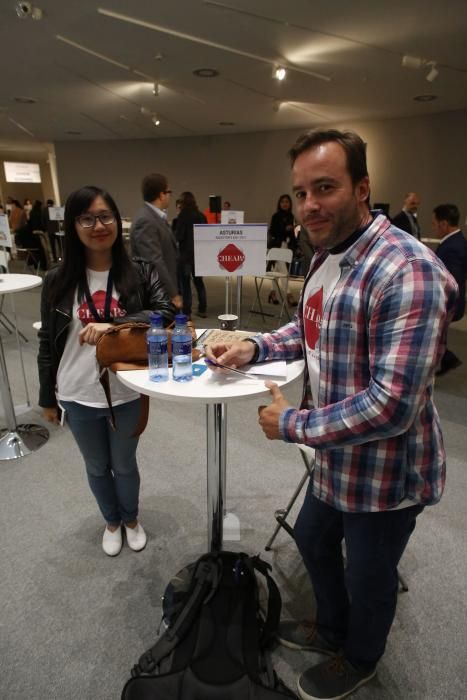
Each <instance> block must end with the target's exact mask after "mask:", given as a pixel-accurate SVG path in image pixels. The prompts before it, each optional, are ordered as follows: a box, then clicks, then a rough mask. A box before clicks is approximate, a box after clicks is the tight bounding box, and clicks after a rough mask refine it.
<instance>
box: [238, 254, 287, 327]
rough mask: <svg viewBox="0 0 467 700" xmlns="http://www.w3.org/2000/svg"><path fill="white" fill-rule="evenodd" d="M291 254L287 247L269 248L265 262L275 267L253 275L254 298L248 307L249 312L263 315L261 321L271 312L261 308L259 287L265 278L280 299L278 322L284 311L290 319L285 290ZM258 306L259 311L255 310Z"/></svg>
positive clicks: (260, 287)
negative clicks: (262, 273) (261, 273)
mask: <svg viewBox="0 0 467 700" xmlns="http://www.w3.org/2000/svg"><path fill="white" fill-rule="evenodd" d="M292 255H293V253H292V251H291V250H290V249H289V248H270V249H269V250H268V254H267V256H266V262H267V263H274V264H275V267H276V269H274V270H270V271H269V272H265V273H264V275H256V276H255V288H256V298H255V300H254V302H253V305H252V306H251V308H250V314H255V313H260V314H261V316H262V317H263V323H264V317H265V316H270V315H271V314H268V313H265V311H264V309H263V305H262V303H261V289H262V286H263V284H264V282H265V281H266V280H267V281H269V282H271V284H272V287H273V289H274V291H275V292H276V293H277V296H278V298H279V299H280V304H281V310H280V314H279V323H280V320H281V318H282V315H283V313H284V311H285V313H286V314H287V318H288V319H289V321H290V314H289V310H288V308H287V290H288V285H289V270H288V265H290V263H291V262H292ZM281 264H282V265H281ZM281 267H282V269H281ZM284 268H285V269H284ZM258 280H259V283H258ZM281 282H282V285H283V286H281V284H280V283H281ZM258 307H259V311H258V310H257V308H258ZM250 314H249V315H248V320H249V317H250ZM247 325H248V321H247Z"/></svg>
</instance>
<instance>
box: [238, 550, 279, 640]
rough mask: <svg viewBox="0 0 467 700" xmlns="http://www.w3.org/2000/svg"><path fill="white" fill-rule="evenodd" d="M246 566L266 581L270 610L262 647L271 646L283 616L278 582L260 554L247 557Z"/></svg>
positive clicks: (262, 633) (261, 638)
mask: <svg viewBox="0 0 467 700" xmlns="http://www.w3.org/2000/svg"><path fill="white" fill-rule="evenodd" d="M245 563H246V565H247V566H248V567H249V568H250V569H251V570H252V572H253V574H254V571H258V572H259V573H260V574H262V576H264V578H265V579H266V583H267V586H268V608H267V610H266V618H265V620H264V625H263V629H262V631H261V637H260V645H261V647H262V648H264V647H267V646H269V644H270V643H271V642H272V640H273V639H274V638H275V636H276V634H277V630H278V628H279V621H280V616H281V607H282V600H281V594H280V592H279V589H278V587H277V584H276V582H275V581H274V579H273V578H272V576H271V575H270V574H269V572H270V571H271V570H272V567H271V565H270V564H268V563H267V562H265V561H263V560H262V559H260V557H259V554H257V555H256V556H255V557H251V558H250V557H246V558H245Z"/></svg>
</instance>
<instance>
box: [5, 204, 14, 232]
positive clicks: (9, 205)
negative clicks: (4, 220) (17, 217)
mask: <svg viewBox="0 0 467 700" xmlns="http://www.w3.org/2000/svg"><path fill="white" fill-rule="evenodd" d="M12 206H13V199H12V198H11V197H7V198H6V202H5V211H6V213H7V214H8V216H10V213H11V209H12ZM10 228H11V227H10Z"/></svg>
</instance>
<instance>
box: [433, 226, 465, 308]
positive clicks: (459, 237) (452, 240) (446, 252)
mask: <svg viewBox="0 0 467 700" xmlns="http://www.w3.org/2000/svg"><path fill="white" fill-rule="evenodd" d="M435 252H436V255H437V256H438V258H439V259H440V260H441V261H442V262H443V263H444V266H445V267H446V269H447V270H448V272H450V273H451V275H452V276H453V277H454V279H455V280H456V282H457V286H458V287H459V298H458V300H457V306H456V312H455V314H454V316H453V319H452V320H453V321H459V320H460V319H461V318H462V317H463V315H464V311H465V277H466V275H467V241H466V240H465V238H464V235H463V233H462V231H460V230H459V231H457V233H453V234H452V236H449V238H448V239H447V240H446V241H443V242H442V243H440V244H439V246H438V247H437V249H436V251H435Z"/></svg>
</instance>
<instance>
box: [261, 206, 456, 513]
mask: <svg viewBox="0 0 467 700" xmlns="http://www.w3.org/2000/svg"><path fill="white" fill-rule="evenodd" d="M327 255H328V253H327V252H325V251H323V252H321V253H318V254H317V255H315V257H314V258H313V261H312V264H311V267H310V271H309V273H308V277H307V280H308V279H309V278H310V276H311V275H312V274H313V273H314V271H315V270H317V268H318V267H319V266H320V265H321V263H322V262H323V260H324V259H325V258H326V256H327ZM307 280H306V281H307ZM306 281H305V285H306ZM305 285H304V288H305ZM456 298H457V286H456V283H455V281H454V279H453V278H452V277H451V275H450V274H449V273H448V272H447V270H446V268H445V267H444V265H443V264H442V263H441V262H440V261H439V260H438V259H437V258H436V256H435V255H434V254H433V253H432V252H431V251H430V250H429V249H428V248H427V247H426V246H424V245H423V244H422V243H419V242H418V241H417V240H416V239H415V238H414V237H413V236H411V235H409V234H407V233H404V232H403V231H400V230H399V229H397V228H395V227H394V226H392V225H391V223H390V222H389V220H388V219H387V218H386V217H385V216H383V215H378V216H377V217H376V218H375V220H374V221H373V223H372V224H371V225H370V226H369V228H368V229H367V230H366V231H365V232H364V233H363V234H362V235H361V236H360V238H359V239H358V240H357V241H356V242H355V243H354V244H353V245H352V246H351V247H350V248H349V249H348V250H347V252H346V254H345V256H344V257H343V259H342V261H341V275H340V278H339V281H338V283H337V285H336V287H335V288H334V290H333V292H332V293H331V295H330V297H329V299H328V300H327V302H326V304H325V307H324V309H323V318H322V322H321V329H320V336H319V341H318V342H319V346H318V349H319V362H320V375H319V396H318V401H317V405H316V407H314V408H313V407H312V398H311V390H310V384H309V380H308V372H307V369H306V368H305V378H304V392H303V400H302V403H301V407H300V409H295V408H289V409H286V410H285V411H283V413H282V414H281V416H280V433H281V436H282V438H283V439H284V440H285V441H287V442H296V443H302V444H305V445H310V446H311V447H314V448H315V450H316V456H315V469H314V473H313V482H312V484H313V493H314V495H315V496H316V497H317V498H319V499H320V500H322V501H325V502H326V503H328V504H329V505H331V506H333V507H334V508H336V509H338V510H341V511H347V512H368V511H381V510H387V509H389V508H393V507H395V506H397V505H398V504H399V503H400V502H401V501H402V500H403V499H404V498H408V499H410V500H412V501H413V503H414V505H415V504H424V505H429V504H433V503H436V502H437V501H439V499H440V498H441V494H442V492H443V488H444V482H445V471H446V463H445V451H444V446H443V438H442V434H441V428H440V422H439V417H438V413H437V411H436V408H435V406H434V404H433V376H434V372H435V369H436V366H437V364H438V363H439V360H440V358H441V357H442V355H443V353H444V349H445V346H446V335H447V328H448V325H449V321H450V319H451V317H452V314H453V312H454V308H455V303H456ZM302 310H303V298H301V299H300V303H299V306H298V309H297V314H296V315H295V317H294V319H293V320H292V321H291V322H290V323H288V324H287V325H285V326H283V327H282V328H280V329H279V330H277V331H275V332H274V333H266V334H262V335H258V336H255V340H256V341H257V343H258V345H259V356H258V361H264V360H269V359H271V360H272V359H293V358H298V357H302V356H305V338H304V330H303V317H302Z"/></svg>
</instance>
